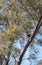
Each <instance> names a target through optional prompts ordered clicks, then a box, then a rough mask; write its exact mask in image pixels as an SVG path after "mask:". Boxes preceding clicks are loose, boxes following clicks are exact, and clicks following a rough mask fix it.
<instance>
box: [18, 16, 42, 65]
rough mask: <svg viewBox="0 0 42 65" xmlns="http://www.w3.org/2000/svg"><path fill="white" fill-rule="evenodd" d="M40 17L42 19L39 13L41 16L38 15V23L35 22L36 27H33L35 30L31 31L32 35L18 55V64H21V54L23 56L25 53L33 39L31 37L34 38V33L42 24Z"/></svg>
mask: <svg viewBox="0 0 42 65" xmlns="http://www.w3.org/2000/svg"><path fill="white" fill-rule="evenodd" d="M41 19H42V15H41V17H40V19H39V21H38V23H37V26H36V28H35V31H34V32H33V35H32V36H31V37H30V39H29V41H28V42H27V44H26V45H25V47H24V49H23V51H22V53H21V55H20V57H19V61H18V63H17V65H20V64H21V62H22V58H23V56H24V54H25V52H26V50H27V48H28V47H29V45H30V43H31V42H32V41H33V39H34V37H35V36H36V34H37V32H38V30H39V28H40V27H41V24H42V22H41Z"/></svg>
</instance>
